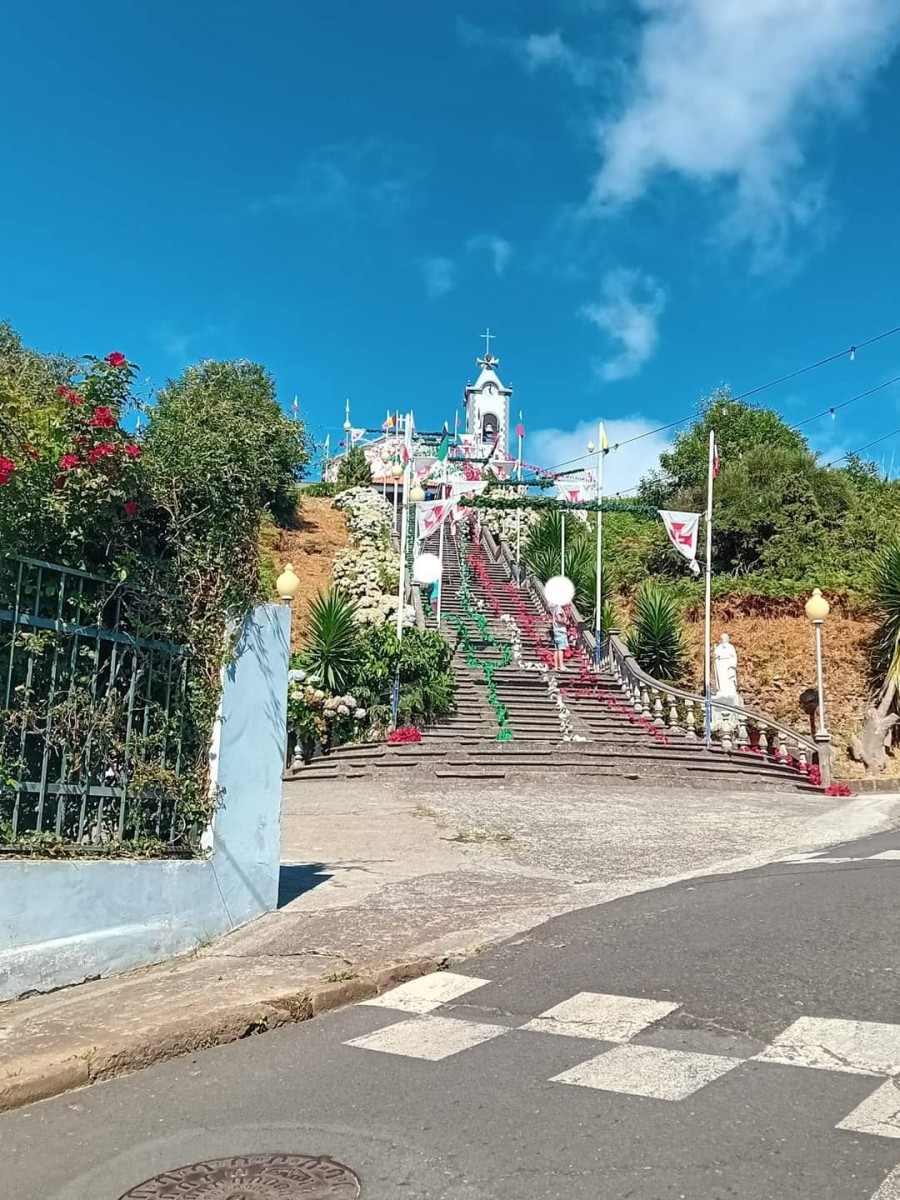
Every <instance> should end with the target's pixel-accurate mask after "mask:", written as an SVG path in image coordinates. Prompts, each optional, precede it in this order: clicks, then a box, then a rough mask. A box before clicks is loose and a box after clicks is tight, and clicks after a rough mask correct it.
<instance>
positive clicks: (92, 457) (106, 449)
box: [88, 442, 116, 464]
mask: <svg viewBox="0 0 900 1200" xmlns="http://www.w3.org/2000/svg"><path fill="white" fill-rule="evenodd" d="M115 452H116V448H115V446H111V445H110V444H109V442H101V443H100V445H99V446H95V447H94V448H93V450H88V462H89V463H91V464H93V463H95V462H97V461H99V459H101V458H108V457H109V456H110V455H111V454H115Z"/></svg>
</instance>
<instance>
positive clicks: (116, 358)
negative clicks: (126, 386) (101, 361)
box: [106, 350, 128, 367]
mask: <svg viewBox="0 0 900 1200" xmlns="http://www.w3.org/2000/svg"><path fill="white" fill-rule="evenodd" d="M106 361H107V362H108V363H109V365H110V366H111V367H124V366H125V364H126V363H127V362H128V359H127V358H126V357H125V355H124V354H123V353H122V351H121V350H113V352H112V354H107V356H106Z"/></svg>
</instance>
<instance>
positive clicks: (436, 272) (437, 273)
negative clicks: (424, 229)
mask: <svg viewBox="0 0 900 1200" xmlns="http://www.w3.org/2000/svg"><path fill="white" fill-rule="evenodd" d="M419 269H420V270H421V272H422V279H423V280H424V282H425V291H426V292H427V293H428V296H429V298H430V299H432V300H438V299H440V297H441V296H446V295H447V293H448V292H452V291H453V289H454V288H455V287H456V263H455V262H454V261H453V259H452V258H444V257H443V256H441V255H435V256H433V257H431V258H423V259H420V260H419Z"/></svg>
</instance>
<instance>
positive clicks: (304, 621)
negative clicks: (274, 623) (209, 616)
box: [275, 496, 349, 651]
mask: <svg viewBox="0 0 900 1200" xmlns="http://www.w3.org/2000/svg"><path fill="white" fill-rule="evenodd" d="M331 505H332V502H331V500H330V499H328V498H323V497H319V496H310V497H306V498H304V499H302V500H301V501H300V504H299V507H298V512H297V516H298V522H299V524H298V527H297V528H296V529H280V530H279V531H278V539H277V548H276V551H275V553H276V555H277V558H278V560H279V569H280V567H281V566H283V565H284V563H293V565H294V570H295V572H296V573H297V578H298V579H299V580H300V590H299V591H298V593H297V596H296V599H295V600H294V604H293V620H292V622H291V650H292V651H296V650H300V649H301V648H302V646H303V641H304V638H305V636H306V631H307V629H308V626H309V606H310V604H311V602H312V600H313V599H314V597H315V596H316V594H317V593H318V592H320V591H327V590H328V588H330V587H331V563H332V560H333V559H334V556H335V555H336V554H337V552H338V551H339V550H343V549H344V547H345V546H346V545H347V542H348V540H349V538H348V534H347V522H346V519H345V518H344V514H343V513H342V512H339V511H338V510H337V509H336V508H332V506H331Z"/></svg>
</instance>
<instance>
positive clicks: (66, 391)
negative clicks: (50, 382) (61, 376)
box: [56, 383, 69, 396]
mask: <svg viewBox="0 0 900 1200" xmlns="http://www.w3.org/2000/svg"><path fill="white" fill-rule="evenodd" d="M56 394H57V396H68V394H69V389H68V388H67V387H66V385H65V384H64V383H61V384H60V385H59V387H58V388H57V389H56Z"/></svg>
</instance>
